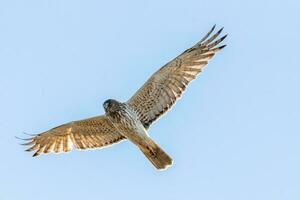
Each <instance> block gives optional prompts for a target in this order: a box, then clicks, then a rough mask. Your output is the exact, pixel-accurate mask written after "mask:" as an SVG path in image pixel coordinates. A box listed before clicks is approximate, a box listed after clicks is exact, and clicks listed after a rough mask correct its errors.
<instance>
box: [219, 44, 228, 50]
mask: <svg viewBox="0 0 300 200" xmlns="http://www.w3.org/2000/svg"><path fill="white" fill-rule="evenodd" d="M226 46H227V44H224V45H222V46H219V47H218V49H219V50H221V49H224V48H225V47H226Z"/></svg>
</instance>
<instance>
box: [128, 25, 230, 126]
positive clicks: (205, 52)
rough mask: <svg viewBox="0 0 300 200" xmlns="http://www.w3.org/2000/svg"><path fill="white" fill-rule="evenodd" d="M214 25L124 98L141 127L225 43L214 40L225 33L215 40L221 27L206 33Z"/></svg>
mask: <svg viewBox="0 0 300 200" xmlns="http://www.w3.org/2000/svg"><path fill="white" fill-rule="evenodd" d="M214 29H215V26H214V27H213V28H212V29H211V30H210V31H209V32H208V33H207V34H206V35H205V37H204V38H203V39H202V40H201V41H200V42H198V43H197V44H196V45H194V46H193V47H191V48H190V49H187V50H186V51H184V52H183V53H182V54H181V55H179V56H178V57H177V58H175V59H173V60H172V61H171V62H169V63H167V64H166V65H164V66H163V67H162V68H160V69H159V70H158V71H157V72H155V73H154V74H153V75H152V76H151V77H150V79H149V80H148V81H147V82H146V83H145V84H144V85H143V86H142V87H141V88H140V89H139V90H138V91H137V92H136V93H135V94H134V96H133V97H131V99H130V100H129V101H128V102H127V103H128V104H129V105H130V106H131V107H132V108H133V109H134V110H135V111H136V112H137V113H138V116H139V118H140V120H141V122H142V123H143V125H144V127H145V128H149V126H150V125H151V123H152V122H154V121H155V120H157V119H158V118H159V117H160V116H161V115H163V114H164V113H165V112H166V111H168V110H169V109H170V108H171V106H172V105H174V103H175V102H176V100H177V99H178V98H180V97H181V95H182V93H183V92H184V91H185V89H186V87H187V85H188V84H189V83H190V81H192V80H194V79H195V78H196V76H197V75H198V74H199V73H200V72H201V71H202V70H203V68H204V67H205V66H206V65H207V63H208V61H209V60H210V59H212V57H213V56H214V55H215V54H216V53H217V52H218V51H220V50H221V49H223V48H224V47H225V46H226V45H222V46H218V44H220V43H221V42H222V41H223V40H224V39H225V38H226V36H227V35H225V36H223V37H221V38H220V39H218V40H216V38H217V37H218V36H219V35H220V33H221V32H222V30H223V28H222V29H220V30H219V31H218V32H217V33H215V34H214V35H212V36H211V37H210V35H211V34H212V32H213V31H214Z"/></svg>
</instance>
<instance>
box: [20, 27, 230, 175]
mask: <svg viewBox="0 0 300 200" xmlns="http://www.w3.org/2000/svg"><path fill="white" fill-rule="evenodd" d="M214 30H215V26H213V28H212V29H211V30H210V31H209V32H208V33H207V34H206V35H205V36H204V37H203V38H202V39H201V40H200V41H199V42H198V43H197V44H195V45H194V46H193V47H191V48H189V49H187V50H186V51H184V52H183V53H182V54H180V55H179V56H178V57H176V58H175V59H173V60H172V61H170V62H169V63H167V64H166V65H164V66H163V67H161V68H160V69H159V70H158V71H157V72H155V73H154V74H153V75H152V76H151V77H150V78H149V79H148V81H147V82H146V83H145V84H144V85H143V86H142V87H141V88H140V89H139V90H138V91H137V92H136V93H135V94H134V95H133V96H132V97H131V98H130V99H129V100H128V101H127V102H125V103H121V102H119V101H117V100H113V99H109V100H107V101H105V102H104V103H103V107H104V110H105V115H102V116H97V117H93V118H89V119H84V120H79V121H74V122H70V123H67V124H64V125H61V126H58V127H56V128H53V129H50V130H48V131H46V132H43V133H40V134H38V135H35V136H33V137H32V138H28V139H25V140H27V142H26V143H25V144H24V145H29V146H30V147H29V148H28V149H27V151H35V153H34V155H33V156H38V155H40V154H47V153H61V152H68V151H71V150H72V149H73V148H76V149H81V150H83V149H96V148H103V147H107V146H109V145H112V144H115V143H118V142H121V141H123V140H124V139H128V140H130V141H131V142H132V143H133V144H135V145H136V146H137V147H138V148H139V149H140V150H141V151H142V152H143V153H144V155H145V156H146V157H147V158H148V159H149V161H150V162H151V163H152V164H153V165H154V166H155V167H156V168H157V169H158V170H161V169H166V168H167V167H169V166H171V165H172V163H173V160H172V158H171V157H170V156H169V155H168V154H167V153H166V152H164V151H163V150H162V148H161V147H160V146H159V145H158V144H157V143H155V142H154V141H153V140H152V139H151V138H150V137H149V135H148V132H147V130H148V129H149V127H150V125H151V124H152V123H153V122H154V121H156V120H157V119H158V118H159V117H161V116H162V115H163V114H165V113H166V112H167V111H168V110H169V109H170V108H171V107H172V106H173V105H174V103H175V102H176V101H177V100H178V99H179V98H180V97H181V95H182V93H183V92H184V91H185V90H186V88H187V86H188V84H189V83H190V82H191V81H192V80H194V79H195V78H196V77H197V75H198V74H199V73H200V72H202V70H203V68H204V67H205V66H206V65H207V63H208V61H210V60H211V59H212V58H213V56H214V55H215V54H216V53H217V52H219V51H220V50H221V49H223V48H224V47H225V46H226V45H219V44H220V43H221V42H222V41H223V40H224V39H225V38H226V36H227V35H225V36H223V37H220V39H217V38H218V36H219V35H220V34H221V32H222V30H223V28H222V29H220V30H219V31H217V32H216V33H215V34H212V33H213V32H214Z"/></svg>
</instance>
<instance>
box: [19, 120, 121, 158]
mask: <svg viewBox="0 0 300 200" xmlns="http://www.w3.org/2000/svg"><path fill="white" fill-rule="evenodd" d="M123 139H125V138H124V137H123V136H122V135H121V134H119V133H118V132H117V131H116V129H115V128H114V127H113V125H112V123H111V122H110V121H109V119H108V118H107V117H106V116H98V117H93V118H89V119H85V120H80V121H74V122H70V123H68V124H64V125H61V126H58V127H56V128H53V129H51V130H49V131H46V132H44V133H41V134H38V135H36V136H34V137H32V138H29V139H26V140H29V142H27V143H25V144H24V145H30V146H31V147H30V148H29V149H27V150H26V151H35V154H34V155H33V156H38V155H40V154H43V153H44V154H47V153H51V152H53V153H61V152H68V151H71V150H72V148H73V147H75V148H77V149H81V150H83V149H95V148H101V147H105V146H108V145H111V144H114V143H117V142H120V141H122V140H123Z"/></svg>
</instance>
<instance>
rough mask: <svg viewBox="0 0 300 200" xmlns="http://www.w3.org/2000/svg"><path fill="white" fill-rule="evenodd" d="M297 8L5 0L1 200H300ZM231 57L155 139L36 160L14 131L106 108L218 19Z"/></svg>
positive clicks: (0, 62) (0, 47) (198, 85)
mask: <svg viewBox="0 0 300 200" xmlns="http://www.w3.org/2000/svg"><path fill="white" fill-rule="evenodd" d="M299 7H300V2H299V1H297V0H285V1H281V0H277V1H276V0H272V1H271V0H265V1H261V0H252V1H238V0H228V1H211V0H186V1H173V0H167V1H158V0H151V1H139V0H135V1H134V0H132V1H96V0H93V1H89V0H88V1H79V0H68V1H58V0H48V1H45V0H35V1H21V0H10V1H0V27H1V28H0V107H1V115H0V148H1V150H0V156H1V164H0V200H20V199H22V200H40V199H42V200H53V199H73V200H77V199H78V200H79V199H105V200H114V199H131V200H141V199H142V200H148V199H172V200H181V199H206V200H241V199H243V200H254V199H255V200H256V199H259V200H266V199H272V200H281V199H282V200H283V199H284V200H287V199H288V200H299V199H300V170H299V169H300V145H299V144H300V127H299V118H300V116H299V115H300V106H299V102H300V93H299V87H300V79H299V74H300V63H299V55H300V54H299V46H300V39H299V38H300V23H299V19H300V14H299ZM215 23H216V24H217V25H218V27H221V26H224V27H225V29H224V31H225V32H226V33H228V34H229V37H228V38H227V39H226V43H227V45H228V46H227V47H226V49H225V50H224V51H223V52H222V53H220V54H218V55H217V56H216V57H215V59H214V60H213V61H212V62H211V63H210V64H209V66H208V67H207V68H206V70H205V71H204V73H203V74H202V75H201V76H199V78H198V79H197V80H196V81H194V82H193V83H192V84H191V85H190V87H189V88H188V91H187V92H186V93H185V95H184V97H183V98H182V99H181V100H180V101H179V102H178V104H176V106H175V107H174V109H173V110H172V111H171V112H169V113H168V115H166V116H165V117H164V118H162V119H161V120H160V121H159V122H158V123H156V124H155V125H154V126H153V127H152V128H151V130H150V135H151V136H152V137H153V138H154V139H155V140H156V141H157V142H158V143H159V144H160V145H161V146H162V147H163V148H164V149H165V150H166V151H167V152H168V153H169V154H170V155H171V156H172V157H173V159H174V161H175V163H174V166H173V167H171V168H170V169H169V170H167V171H164V172H157V171H156V170H155V169H154V168H153V166H152V165H151V164H150V163H149V162H148V161H147V160H146V159H145V158H144V156H143V155H142V154H141V153H140V152H139V151H138V150H137V149H136V148H135V147H134V146H133V145H132V144H130V143H129V142H123V143H121V144H119V145H116V146H113V147H112V148H107V149H103V150H98V151H88V152H79V151H73V152H71V153H69V154H61V155H47V156H41V157H39V158H32V157H31V154H30V153H27V152H24V151H23V150H24V148H23V147H22V146H20V145H18V141H17V140H16V139H15V138H14V136H15V135H18V136H20V135H22V132H23V131H25V132H28V133H39V132H42V131H45V130H47V129H50V128H52V127H54V126H57V125H59V124H62V123H65V122H69V121H72V120H78V119H83V118H87V117H90V116H95V115H100V114H103V112H104V111H103V108H102V102H103V101H104V100H106V99H108V98H115V99H118V100H121V101H125V100H127V99H128V98H129V97H130V96H131V95H132V94H133V93H134V92H135V91H136V90H137V89H138V88H139V87H140V86H141V85H142V84H143V83H144V81H145V80H147V78H148V77H149V76H150V75H151V74H152V73H153V72H155V71H156V70H157V69H158V68H159V67H161V66H162V65H163V64H165V63H166V62H168V61H169V60H170V59H172V58H174V57H175V56H177V55H178V54H179V53H181V52H182V51H183V50H185V49H186V48H188V47H190V46H191V45H193V44H194V43H195V42H197V41H198V40H199V39H200V38H201V37H202V36H203V35H204V34H205V33H206V32H207V31H208V30H209V29H210V28H211V26H212V25H213V24H215Z"/></svg>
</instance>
